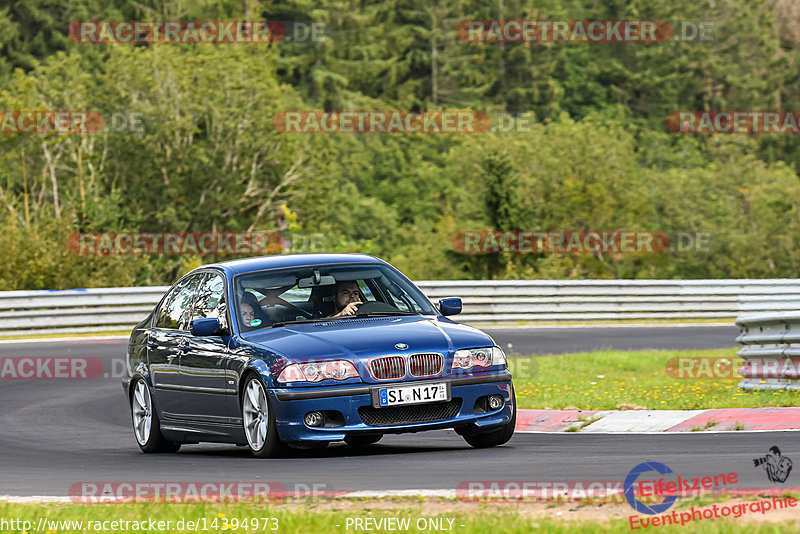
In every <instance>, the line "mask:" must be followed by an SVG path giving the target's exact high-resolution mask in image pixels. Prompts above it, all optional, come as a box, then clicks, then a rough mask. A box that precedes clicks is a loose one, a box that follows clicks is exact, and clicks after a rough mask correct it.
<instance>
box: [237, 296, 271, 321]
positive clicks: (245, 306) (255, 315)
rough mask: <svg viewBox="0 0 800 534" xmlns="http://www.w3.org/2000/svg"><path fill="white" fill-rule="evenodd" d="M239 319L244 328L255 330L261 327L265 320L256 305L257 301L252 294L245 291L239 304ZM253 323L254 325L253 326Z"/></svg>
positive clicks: (259, 307) (258, 306)
mask: <svg viewBox="0 0 800 534" xmlns="http://www.w3.org/2000/svg"><path fill="white" fill-rule="evenodd" d="M239 317H241V319H242V323H244V326H245V327H250V328H255V327H258V326H262V325H263V324H264V321H265V320H266V319H267V317H266V316H264V313H263V311H262V309H261V306H260V305H259V304H258V299H257V298H256V296H255V295H253V294H252V293H250V292H248V291H245V293H244V294H243V295H242V299H241V302H240V304H239ZM253 323H255V324H253Z"/></svg>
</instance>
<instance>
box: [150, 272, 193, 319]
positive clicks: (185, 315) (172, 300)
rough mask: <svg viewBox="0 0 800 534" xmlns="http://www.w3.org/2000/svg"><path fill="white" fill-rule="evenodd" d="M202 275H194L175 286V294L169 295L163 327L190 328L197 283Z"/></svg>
mask: <svg viewBox="0 0 800 534" xmlns="http://www.w3.org/2000/svg"><path fill="white" fill-rule="evenodd" d="M202 277H203V274H202V273H198V274H195V275H192V276H190V277H189V278H187V279H186V281H185V282H184V283H183V284H181V285H180V286H179V287H176V288H175V290H174V295H173V296H170V297H169V299H168V300H169V301H168V302H167V305H166V309H165V313H164V322H163V323H162V324H161V325H160V326H161V327H162V328H173V329H176V330H188V329H189V319H190V318H191V314H192V300H193V299H194V294H195V289H196V288H197V284H198V282H199V281H200V279H201V278H202Z"/></svg>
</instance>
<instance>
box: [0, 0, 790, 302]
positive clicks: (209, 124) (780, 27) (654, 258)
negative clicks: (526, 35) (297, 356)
mask: <svg viewBox="0 0 800 534" xmlns="http://www.w3.org/2000/svg"><path fill="white" fill-rule="evenodd" d="M793 5H794V4H793V3H791V2H788V3H787V2H780V1H778V0H724V1H718V2H690V1H689V0H679V1H678V2H671V3H669V5H667V4H658V3H653V2H646V1H645V0H632V1H626V2H621V1H612V2H597V1H595V0H546V1H544V2H532V1H531V0H506V1H504V2H501V3H497V4H487V3H485V2H475V1H473V0H447V1H442V2H422V1H420V0H390V1H387V2H378V1H375V0H369V1H359V2H355V1H352V0H330V1H328V2H324V3H322V4H320V3H319V2H311V1H309V0H288V1H282V2H275V1H273V0H263V1H260V2H259V1H256V0H245V1H243V2H215V1H210V0H205V1H202V2H184V1H178V2H172V3H162V2H154V1H152V0H146V1H143V2H139V1H137V2H133V1H131V0H114V1H112V2H102V3H98V2H96V0H79V1H76V2H69V3H67V4H64V3H59V2H52V1H51V0H35V1H31V2H12V3H11V4H9V5H7V6H4V7H3V8H0V30H2V31H0V109H2V110H24V109H50V110H97V111H100V112H102V113H103V115H104V118H106V120H107V122H106V128H105V129H104V130H102V131H101V132H99V133H96V134H86V135H77V134H36V135H22V134H0V208H1V212H2V215H0V224H2V225H3V228H4V231H3V233H2V234H1V235H0V247H2V249H3V250H5V251H7V253H6V255H7V257H8V260H7V262H6V263H5V264H4V265H3V266H2V267H0V269H2V270H3V276H2V278H0V287H2V289H32V288H44V287H48V288H68V287H75V286H118V285H127V284H161V283H169V282H171V281H172V280H174V279H175V277H177V276H179V275H180V274H182V272H184V271H185V270H186V269H187V268H189V267H191V266H192V265H196V264H199V263H201V262H210V261H219V260H223V259H227V256H224V255H204V256H192V257H183V256H157V255H153V256H146V255H138V256H119V257H88V256H72V255H71V253H70V252H68V251H67V250H66V249H65V239H66V236H69V235H70V234H72V233H74V232H92V231H96V232H100V231H142V232H148V231H159V232H179V231H252V230H286V229H289V230H290V231H292V232H305V233H321V234H323V235H324V236H325V237H326V243H327V250H330V251H337V252H356V251H358V252H366V253H370V254H374V255H377V256H380V257H383V258H385V259H387V260H388V261H391V262H393V263H395V264H397V266H398V267H400V268H401V269H402V270H404V272H406V273H407V274H409V275H410V276H411V277H413V278H416V279H425V278H487V277H488V278H726V277H734V278H735V277H754V278H758V277H770V278H772V277H795V276H796V275H797V272H798V267H799V266H800V257H798V254H800V253H798V252H797V251H796V250H795V248H796V247H794V246H793V245H794V243H796V242H798V240H800V219H799V218H798V211H797V210H798V205H799V203H800V185H798V177H797V170H798V166H797V163H798V161H799V160H798V158H800V152H799V151H797V150H796V143H797V140H796V137H795V136H789V135H761V136H744V135H739V136H724V135H717V136H705V135H696V136H686V135H676V134H672V133H669V132H668V131H667V130H666V128H665V117H666V116H667V115H668V114H669V113H671V112H673V111H677V110H704V109H712V110H716V109H730V110H737V109H738V110H748V109H756V110H757V109H763V110H769V109H800V96H798V95H800V92H798V91H797V84H798V82H797V80H798V67H797V65H798V56H799V55H800V45H799V43H800V30H798V28H797V27H796V24H794V23H793V22H792V21H793V20H795V19H796V16H797V13H796V9H797V8H796V7H793ZM587 18H589V19H600V20H602V19H611V20H613V19H656V20H669V21H673V23H675V24H677V23H678V22H680V21H688V22H690V23H697V22H700V21H712V22H713V37H714V39H713V40H711V41H698V40H694V41H667V42H661V43H641V44H634V43H594V44H588V43H541V42H528V43H481V42H461V41H460V40H459V39H458V34H457V33H456V28H457V26H458V23H459V22H460V21H465V20H470V19H476V20H485V19H531V20H536V19H563V20H569V19H587ZM103 19H106V20H125V19H139V20H159V19H164V20H174V19H178V20H203V19H212V20H242V19H264V20H281V21H284V22H285V23H286V24H287V26H289V27H294V26H293V25H294V24H296V23H297V24H301V25H302V24H306V25H308V24H311V23H315V24H323V25H324V36H323V37H322V38H321V39H319V40H317V41H304V42H302V41H301V42H297V41H294V42H290V41H286V42H279V43H272V44H236V45H218V46H215V45H212V44H169V45H167V44H157V45H108V44H100V45H96V44H83V43H75V42H73V41H71V40H70V39H69V38H68V36H67V28H68V26H69V23H70V22H73V21H79V20H103ZM676 27H679V26H676ZM442 109H451V110H452V109H471V110H476V111H485V112H488V113H490V115H491V116H493V117H495V119H496V118H497V116H498V115H497V114H498V113H501V112H502V113H508V114H509V115H508V116H514V117H517V119H516V122H515V123H514V124H515V126H516V128H517V129H516V130H515V131H514V132H513V133H512V132H499V131H490V132H486V133H475V134H436V135H434V134H392V135H380V134H356V135H354V134H312V135H308V134H296V133H294V134H290V133H282V132H280V131H278V130H276V127H275V125H274V124H273V119H274V118H275V117H276V116H277V114H278V113H279V112H281V111H287V110H403V111H432V110H442ZM112 113H116V114H117V115H114V116H113V117H116V118H119V117H122V116H124V117H127V118H128V119H130V118H135V119H136V120H141V121H142V125H143V128H139V129H128V130H125V129H124V128H123V129H121V131H114V130H113V129H110V128H109V126H111V124H110V120H111V119H112ZM522 113H525V114H526V115H524V116H527V117H533V118H532V120H527V121H525V120H523V115H520V114H522ZM620 229H625V230H639V231H658V232H665V233H668V234H670V235H671V236H677V235H678V233H680V232H683V233H687V234H688V233H695V234H696V233H702V234H709V235H710V236H711V239H710V243H711V246H710V248H708V249H705V250H699V251H698V250H688V251H687V250H680V249H679V248H678V247H677V246H676V245H677V243H673V245H674V246H673V247H672V248H671V249H670V250H669V251H667V252H666V253H662V254H608V253H594V254H495V255H470V254H460V253H458V252H457V251H455V250H454V248H453V243H452V241H453V236H454V234H456V233H457V232H459V231H465V230H532V231H553V230H570V231H586V230H620ZM8 251H11V252H8Z"/></svg>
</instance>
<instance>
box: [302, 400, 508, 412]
mask: <svg viewBox="0 0 800 534" xmlns="http://www.w3.org/2000/svg"><path fill="white" fill-rule="evenodd" d="M502 405H503V397H501V396H500V395H492V396H491V397H489V409H490V410H498V409H500V407H501V406H502ZM306 417H308V416H306Z"/></svg>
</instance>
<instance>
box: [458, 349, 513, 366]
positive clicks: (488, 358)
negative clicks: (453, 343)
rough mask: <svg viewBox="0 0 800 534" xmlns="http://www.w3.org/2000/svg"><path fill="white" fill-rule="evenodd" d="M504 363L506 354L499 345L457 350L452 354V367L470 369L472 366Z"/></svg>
mask: <svg viewBox="0 0 800 534" xmlns="http://www.w3.org/2000/svg"><path fill="white" fill-rule="evenodd" d="M493 365H506V355H505V353H504V352H503V349H501V348H500V347H482V348H479V349H461V350H457V351H456V353H455V355H454V356H453V369H472V368H473V367H492V366H493Z"/></svg>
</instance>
